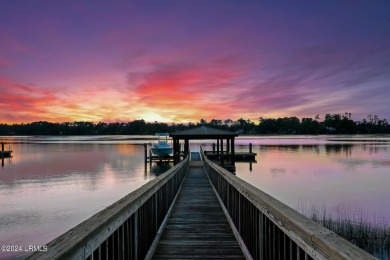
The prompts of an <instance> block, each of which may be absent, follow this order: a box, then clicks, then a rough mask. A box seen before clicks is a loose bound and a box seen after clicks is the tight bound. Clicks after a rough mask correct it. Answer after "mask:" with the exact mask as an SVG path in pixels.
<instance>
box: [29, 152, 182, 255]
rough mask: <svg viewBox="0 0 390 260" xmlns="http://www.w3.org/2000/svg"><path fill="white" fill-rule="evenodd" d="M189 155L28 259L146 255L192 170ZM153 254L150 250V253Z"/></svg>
mask: <svg viewBox="0 0 390 260" xmlns="http://www.w3.org/2000/svg"><path fill="white" fill-rule="evenodd" d="M188 162H189V159H188V157H187V158H186V159H185V160H183V161H182V162H180V163H179V164H177V165H175V166H174V167H173V168H172V169H170V170H168V171H167V172H165V173H163V174H162V175H160V176H158V177H156V178H155V179H153V180H151V181H150V182H148V183H146V184H145V185H143V186H142V187H141V188H139V189H137V190H135V191H134V192H132V193H130V194H129V195H127V196H125V197H124V198H122V199H120V200H119V201H117V202H116V203H114V204H112V205H111V206H109V207H107V208H106V209H104V210H102V211H100V212H99V213H97V214H95V215H94V216H92V217H91V218H89V219H87V220H86V221H84V222H83V223H81V224H79V225H78V226H76V227H74V228H72V229H71V230H69V231H68V232H66V233H64V234H63V235H61V236H59V237H58V238H56V239H54V240H53V241H51V242H50V243H48V244H47V251H46V252H36V253H34V254H32V255H31V256H30V257H29V258H27V259H91V260H95V259H144V258H145V256H146V255H147V254H148V252H149V250H150V248H151V246H152V244H153V243H155V238H156V237H157V233H158V232H159V228H160V226H161V225H162V223H163V221H164V219H165V218H166V216H167V212H168V210H169V209H170V207H171V205H172V202H173V201H174V198H175V196H176V194H177V192H178V190H179V188H180V185H181V183H182V181H183V179H184V177H185V175H186V173H187V171H188ZM149 254H150V253H149Z"/></svg>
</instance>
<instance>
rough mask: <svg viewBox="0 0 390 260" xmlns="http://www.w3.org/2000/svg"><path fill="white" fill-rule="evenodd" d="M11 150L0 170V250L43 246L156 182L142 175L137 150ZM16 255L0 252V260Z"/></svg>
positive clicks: (55, 146) (22, 146)
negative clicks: (148, 183) (11, 154)
mask: <svg viewBox="0 0 390 260" xmlns="http://www.w3.org/2000/svg"><path fill="white" fill-rule="evenodd" d="M13 148H14V151H15V153H14V157H13V158H12V159H11V160H10V162H12V163H8V164H7V161H8V159H5V160H4V164H5V166H4V167H2V168H1V170H0V208H1V211H0V219H1V220H2V221H0V242H1V244H14V245H22V246H24V245H29V244H32V243H37V244H45V243H47V242H49V241H50V240H52V239H53V238H55V237H56V236H58V235H60V234H61V233H63V232H65V231H67V230H69V229H70V228H72V227H73V226H75V225H77V224H79V223H81V222H82V221H83V220H85V219H87V218H88V217H90V216H92V215H93V214H95V213H97V212H98V211H100V210H102V209H104V208H105V207H107V206H109V205H110V204H112V203H114V202H115V201H117V200H118V199H120V198H122V197H124V196H125V195H127V194H128V193H130V192H131V191H133V190H135V189H137V188H139V187H140V186H142V185H143V184H144V183H146V182H148V181H149V180H151V179H153V178H155V176H156V174H153V173H151V172H147V173H146V174H145V172H144V163H143V152H142V151H143V147H142V145H133V144H115V145H112V144H93V143H92V144H84V143H83V144H77V143H52V144H47V143H32V144H27V143H17V144H14V145H13ZM154 172H156V173H157V170H154ZM3 220H4V221H3ZM58 223H61V225H59V224H58ZM16 255H17V254H16ZM16 255H15V254H8V253H5V252H0V258H3V257H11V256H16Z"/></svg>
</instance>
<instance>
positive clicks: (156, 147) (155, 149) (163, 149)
mask: <svg viewBox="0 0 390 260" xmlns="http://www.w3.org/2000/svg"><path fill="white" fill-rule="evenodd" d="M156 135H157V144H153V143H152V144H151V147H150V150H151V151H152V153H153V154H154V155H156V156H159V157H166V156H169V155H170V154H171V153H172V147H171V146H170V145H169V144H168V133H157V134H156ZM163 137H165V140H161V139H162V138H163Z"/></svg>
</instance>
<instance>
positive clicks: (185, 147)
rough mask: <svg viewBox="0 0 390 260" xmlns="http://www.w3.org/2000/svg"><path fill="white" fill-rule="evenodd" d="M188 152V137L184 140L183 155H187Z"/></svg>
mask: <svg viewBox="0 0 390 260" xmlns="http://www.w3.org/2000/svg"><path fill="white" fill-rule="evenodd" d="M189 153H190V143H189V140H188V139H185V140H184V155H185V156H187V155H189Z"/></svg>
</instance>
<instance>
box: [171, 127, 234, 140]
mask: <svg viewBox="0 0 390 260" xmlns="http://www.w3.org/2000/svg"><path fill="white" fill-rule="evenodd" d="M169 136H170V137H173V138H179V139H215V138H232V137H236V136H238V134H237V133H234V132H230V131H226V130H220V129H216V128H211V127H207V126H200V127H196V128H192V129H189V130H183V131H176V132H174V133H172V134H169Z"/></svg>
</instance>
